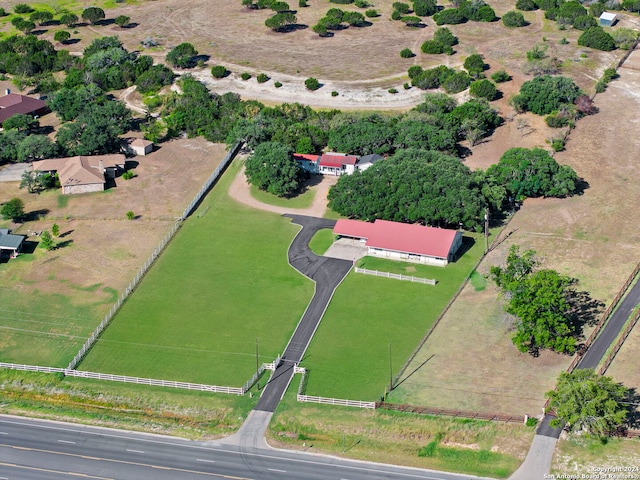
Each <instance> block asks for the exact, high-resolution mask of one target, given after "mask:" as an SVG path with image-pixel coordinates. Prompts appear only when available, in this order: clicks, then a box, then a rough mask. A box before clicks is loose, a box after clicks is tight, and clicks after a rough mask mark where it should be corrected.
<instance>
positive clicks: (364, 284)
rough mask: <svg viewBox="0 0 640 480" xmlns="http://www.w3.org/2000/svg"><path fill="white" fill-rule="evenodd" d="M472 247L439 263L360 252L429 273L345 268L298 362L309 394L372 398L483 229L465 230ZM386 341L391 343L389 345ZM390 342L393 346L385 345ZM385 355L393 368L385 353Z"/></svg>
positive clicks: (460, 277)
mask: <svg viewBox="0 0 640 480" xmlns="http://www.w3.org/2000/svg"><path fill="white" fill-rule="evenodd" d="M465 240H466V241H467V242H468V244H471V243H473V245H471V248H470V249H469V250H468V251H467V252H466V253H465V254H464V255H463V256H462V258H460V259H459V260H458V261H457V262H455V263H452V264H449V265H447V267H445V268H440V267H431V266H426V265H416V264H411V263H403V262H393V261H389V260H382V259H376V258H371V257H365V258H364V259H362V260H361V261H360V263H363V264H364V265H365V266H366V267H367V268H371V269H378V270H380V271H395V269H398V268H402V269H404V271H405V272H404V273H406V274H408V275H415V276H419V277H424V278H434V279H436V280H437V282H438V283H437V285H435V286H431V285H425V284H422V283H412V282H409V281H400V280H394V279H388V278H383V277H375V276H372V275H364V274H361V273H355V272H354V271H351V272H350V273H349V274H348V275H347V277H346V278H345V280H344V281H343V282H342V284H341V285H340V286H339V287H338V288H337V290H336V292H335V295H334V297H333V299H332V300H331V303H330V304H329V307H328V308H327V311H326V313H325V316H324V318H323V319H322V322H321V324H320V326H319V328H318V331H317V332H316V335H315V336H314V338H313V341H312V342H311V345H310V347H309V349H308V350H307V354H306V356H305V358H304V359H303V361H302V363H301V365H302V366H303V367H305V368H307V369H308V370H309V377H308V384H307V388H306V393H307V395H318V396H323V397H334V398H347V399H353V400H368V401H372V400H377V399H378V398H380V397H381V396H382V395H383V394H384V391H385V388H386V387H387V386H388V385H389V375H390V371H391V373H392V374H393V375H394V376H395V375H396V374H397V373H398V372H399V371H400V369H401V368H402V366H403V365H404V363H405V362H406V361H407V359H408V357H409V355H411V353H412V352H413V350H414V349H415V348H416V346H417V345H418V343H419V342H420V339H421V338H422V337H423V336H424V335H425V334H426V332H427V331H428V330H429V328H430V327H431V326H432V325H433V322H434V321H435V320H436V319H437V317H438V315H439V314H440V313H441V312H442V310H443V309H444V307H445V306H446V305H447V303H448V302H449V300H451V298H452V296H453V295H454V294H455V292H456V291H457V290H458V289H459V288H460V285H461V284H462V282H463V281H464V280H465V279H466V278H467V277H468V276H469V274H470V273H471V272H472V270H473V267H474V265H475V264H476V262H477V261H478V259H479V258H480V256H481V255H482V252H483V242H482V237H481V236H479V235H478V236H475V235H474V236H473V237H472V236H471V235H470V234H465ZM389 345H391V347H389ZM390 350H391V352H390ZM390 356H391V368H390V364H389V363H390V362H389V357H390Z"/></svg>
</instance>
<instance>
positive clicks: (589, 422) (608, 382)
mask: <svg viewBox="0 0 640 480" xmlns="http://www.w3.org/2000/svg"><path fill="white" fill-rule="evenodd" d="M546 396H547V397H548V398H549V400H550V403H549V408H550V409H551V410H553V411H554V412H555V414H556V415H557V419H556V420H554V421H553V425H554V426H561V425H562V424H565V428H566V429H567V430H569V431H570V432H575V433H580V432H585V431H586V432H588V433H591V434H593V435H599V436H601V437H604V436H608V435H611V434H613V433H614V432H615V431H616V429H617V428H619V427H620V426H623V425H624V424H625V422H626V420H627V418H628V416H629V410H628V408H627V406H626V405H627V402H628V398H629V396H630V391H629V389H627V388H626V387H624V385H622V384H620V383H615V382H614V381H613V379H612V378H611V377H604V376H600V375H596V373H595V372H594V371H593V370H590V369H580V370H574V371H573V372H571V373H567V372H562V373H561V374H560V376H559V378H558V383H557V387H556V390H552V391H550V392H547V393H546Z"/></svg>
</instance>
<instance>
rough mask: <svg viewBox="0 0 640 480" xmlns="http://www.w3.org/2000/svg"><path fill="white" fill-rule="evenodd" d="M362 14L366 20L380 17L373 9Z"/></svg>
mask: <svg viewBox="0 0 640 480" xmlns="http://www.w3.org/2000/svg"><path fill="white" fill-rule="evenodd" d="M364 14H365V16H366V17H367V18H376V17H379V16H380V14H379V13H378V11H377V10H376V9H375V8H370V9H369V10H367V11H366V12H364Z"/></svg>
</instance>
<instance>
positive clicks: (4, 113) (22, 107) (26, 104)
mask: <svg viewBox="0 0 640 480" xmlns="http://www.w3.org/2000/svg"><path fill="white" fill-rule="evenodd" d="M48 112H49V109H48V108H47V104H46V103H45V102H44V101H43V100H40V99H38V98H32V97H27V96H26V95H18V94H17V93H11V92H10V91H9V90H7V91H6V95H4V96H2V97H0V125H2V124H3V123H4V122H5V120H7V119H8V118H11V117H13V116H14V115H17V114H18V113H22V114H25V115H31V116H34V117H35V116H39V115H44V114H45V113H48Z"/></svg>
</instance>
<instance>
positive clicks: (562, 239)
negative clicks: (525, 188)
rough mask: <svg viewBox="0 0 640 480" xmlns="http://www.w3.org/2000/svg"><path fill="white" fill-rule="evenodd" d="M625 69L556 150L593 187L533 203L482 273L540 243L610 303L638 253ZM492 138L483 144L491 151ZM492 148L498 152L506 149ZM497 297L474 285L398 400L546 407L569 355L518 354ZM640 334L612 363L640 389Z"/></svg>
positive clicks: (638, 190) (632, 85)
mask: <svg viewBox="0 0 640 480" xmlns="http://www.w3.org/2000/svg"><path fill="white" fill-rule="evenodd" d="M635 55H640V52H636V53H634V56H635ZM619 73H620V78H619V79H618V80H615V81H614V82H612V83H611V84H610V86H609V88H608V89H607V91H606V92H605V93H603V94H600V95H598V96H597V97H596V100H595V102H596V105H597V106H598V108H599V109H600V112H599V113H598V114H597V115H594V116H591V117H586V118H583V119H581V120H580V121H579V122H578V124H577V127H576V129H575V130H574V131H573V132H572V133H571V136H570V138H569V142H568V144H567V149H566V151H564V152H561V153H558V154H557V155H556V158H557V159H558V161H559V162H560V163H566V164H568V165H571V166H572V167H573V168H574V169H575V170H576V172H577V173H578V175H580V176H581V177H583V178H584V179H585V180H586V181H587V182H588V184H589V188H587V189H586V190H585V192H584V194H583V195H580V196H576V197H573V198H568V199H531V200H527V201H525V203H524V205H523V207H522V208H521V210H520V211H519V212H518V213H517V214H516V215H515V216H514V217H513V219H512V220H511V222H510V223H509V225H508V227H507V229H506V231H508V232H511V231H512V232H513V234H512V235H511V236H510V237H509V239H508V241H506V242H505V243H503V244H501V245H500V246H499V247H498V248H497V249H496V250H494V251H492V252H491V253H490V254H489V255H488V256H487V257H486V259H485V260H484V261H483V262H482V264H481V266H480V268H479V270H480V271H481V273H484V274H486V273H487V272H488V270H489V268H490V266H491V265H494V264H498V263H500V262H502V261H503V260H504V258H505V256H506V253H507V251H508V249H509V247H510V245H512V244H518V245H521V246H522V247H523V248H533V249H534V250H536V251H537V252H538V257H539V259H540V260H541V262H542V265H543V266H544V267H548V268H554V269H556V270H558V271H560V272H562V273H564V274H566V275H570V276H572V277H575V278H577V279H578V280H579V281H580V284H579V289H581V290H586V291H587V292H589V293H590V295H591V297H592V298H594V299H597V300H600V301H603V302H605V303H607V302H609V301H610V300H611V299H612V298H613V297H614V296H615V294H616V293H617V291H618V289H619V288H620V287H621V285H622V284H623V283H624V281H625V280H626V278H627V277H628V275H629V274H630V273H631V271H632V270H633V268H634V267H635V265H636V264H637V262H638V261H639V260H640V242H639V240H640V237H639V236H638V228H637V225H638V223H639V222H640V211H638V209H636V208H634V207H633V206H632V205H633V200H632V199H636V198H638V197H639V196H640V186H639V185H638V183H637V182H636V181H635V179H636V178H637V176H638V174H639V173H640V171H639V168H640V167H638V164H637V153H638V151H639V148H640V140H638V137H637V134H636V133H635V132H636V131H637V127H638V121H639V120H638V117H637V112H638V108H640V95H638V92H639V91H640V71H636V70H631V69H625V68H623V69H620V71H619ZM512 123H513V122H512ZM501 128H505V127H501ZM506 128H509V127H506ZM498 130H500V129H498ZM496 135H501V133H500V132H497V133H496ZM512 137H513V135H512ZM505 138H509V135H505ZM491 145H492V142H491V143H488V144H486V146H484V145H483V146H481V148H482V149H486V150H489V149H491ZM516 145H517V144H516ZM516 145H512V146H516ZM494 147H495V145H494ZM493 151H494V153H495V155H496V158H497V157H498V156H499V155H500V152H499V151H495V150H493ZM478 158H480V161H478V160H477V158H476V156H475V155H473V156H471V157H469V158H468V159H467V160H466V162H467V163H468V164H469V165H471V166H473V165H474V164H478V165H482V166H484V165H485V164H487V163H489V162H490V159H488V158H487V153H486V152H482V155H480V157H478ZM496 299H497V292H495V291H494V290H493V289H492V288H491V286H488V288H487V289H486V290H484V291H482V292H476V291H474V289H473V287H472V286H470V285H468V286H467V287H466V288H465V290H464V291H463V293H462V295H461V296H460V297H459V299H458V300H457V301H456V302H455V304H454V305H453V307H452V308H451V310H450V311H449V312H448V313H447V315H446V316H445V317H444V319H443V321H442V322H441V323H440V325H439V326H438V328H437V329H436V331H435V332H434V334H433V335H432V336H431V338H430V339H429V340H428V341H427V342H426V344H425V346H424V347H423V349H422V351H421V352H420V354H419V355H418V356H417V357H416V359H415V360H414V362H413V363H412V364H411V365H410V366H409V368H408V369H407V372H411V371H413V370H414V369H415V368H417V367H418V366H419V365H420V364H421V363H422V362H423V361H424V360H426V359H427V358H429V357H431V355H433V357H432V358H431V359H430V360H429V361H428V362H427V363H426V364H425V365H424V366H422V367H421V368H420V369H419V370H418V371H417V372H416V373H415V374H414V375H413V376H412V377H410V378H409V379H408V380H406V381H405V382H404V383H403V384H402V385H401V386H400V387H399V388H398V390H397V391H396V392H394V394H393V395H392V398H391V399H392V401H398V402H407V403H417V404H426V405H434V406H442V407H445V406H447V407H453V406H455V407H457V408H461V409H472V410H482V411H495V412H505V413H528V414H532V413H533V414H538V413H539V412H540V408H541V406H542V404H543V403H544V392H546V391H548V390H550V389H551V388H553V386H554V384H555V377H556V376H557V374H558V373H559V372H560V371H561V370H562V369H563V368H565V367H566V366H567V365H568V363H569V361H570V358H569V357H566V356H559V355H554V354H549V353H548V352H544V353H543V354H542V355H541V356H540V357H539V358H532V357H530V356H528V355H526V354H521V353H519V352H517V351H516V349H515V348H514V347H513V346H512V345H511V342H510V334H509V325H508V321H507V319H506V316H505V314H504V313H503V312H502V310H501V306H500V305H499V303H498V302H497V301H496ZM587 333H588V332H587ZM637 335H638V334H637V332H634V333H632V337H630V347H629V348H628V350H629V353H626V351H625V349H626V348H627V347H625V348H623V352H622V354H621V355H619V357H618V359H616V360H615V361H614V364H613V365H612V367H611V370H610V373H611V374H612V375H618V376H619V377H620V378H617V377H615V376H614V378H616V379H618V380H621V381H622V380H623V381H625V383H627V384H629V386H634V387H636V388H638V387H640V376H639V375H638V374H639V373H640V372H639V371H638V369H637V365H636V362H634V361H633V360H632V359H633V358H634V352H637V349H638V346H637V344H638V343H639V341H638V339H637V338H636V337H637ZM632 349H633V350H632ZM625 358H628V360H627V361H625V360H624V359H625ZM618 365H619V366H618ZM616 372H617V373H616ZM623 377H624V378H623Z"/></svg>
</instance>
